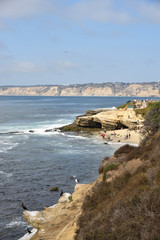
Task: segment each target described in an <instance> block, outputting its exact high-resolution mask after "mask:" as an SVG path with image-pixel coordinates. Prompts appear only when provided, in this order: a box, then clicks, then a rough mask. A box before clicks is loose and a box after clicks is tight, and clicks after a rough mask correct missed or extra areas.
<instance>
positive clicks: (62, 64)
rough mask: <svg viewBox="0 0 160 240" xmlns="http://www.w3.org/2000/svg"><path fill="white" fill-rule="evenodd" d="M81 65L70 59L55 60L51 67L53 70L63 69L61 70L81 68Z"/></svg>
mask: <svg viewBox="0 0 160 240" xmlns="http://www.w3.org/2000/svg"><path fill="white" fill-rule="evenodd" d="M79 68H80V65H79V64H76V63H72V62H70V61H57V62H54V63H53V64H52V65H51V67H50V69H52V70H53V71H61V70H70V69H71V70H74V69H79Z"/></svg>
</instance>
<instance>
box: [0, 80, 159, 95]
mask: <svg viewBox="0 0 160 240" xmlns="http://www.w3.org/2000/svg"><path fill="white" fill-rule="evenodd" d="M0 95H15V96H16V95H17V96H138V97H151V96H155V97H160V83H157V82H152V83H102V84H92V83H91V84H77V85H76V84H75V85H54V86H26V87H24V86H23V87H22V86H17V87H15V86H3V87H0Z"/></svg>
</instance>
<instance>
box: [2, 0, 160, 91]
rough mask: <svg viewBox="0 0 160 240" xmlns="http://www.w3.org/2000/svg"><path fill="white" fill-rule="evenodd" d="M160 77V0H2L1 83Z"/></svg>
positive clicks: (29, 83) (151, 80)
mask: <svg viewBox="0 0 160 240" xmlns="http://www.w3.org/2000/svg"><path fill="white" fill-rule="evenodd" d="M159 80H160V0H0V86H2V85H54V84H83V83H105V82H128V83H133V82H135V83H138V82H156V81H159Z"/></svg>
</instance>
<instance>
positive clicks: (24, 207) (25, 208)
mask: <svg viewBox="0 0 160 240" xmlns="http://www.w3.org/2000/svg"><path fill="white" fill-rule="evenodd" d="M21 206H22V208H23V209H24V210H28V208H27V207H26V206H25V205H24V203H23V202H22V204H21Z"/></svg>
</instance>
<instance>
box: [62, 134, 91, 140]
mask: <svg viewBox="0 0 160 240" xmlns="http://www.w3.org/2000/svg"><path fill="white" fill-rule="evenodd" d="M65 136H66V137H68V138H77V139H88V138H87V137H83V136H75V135H69V134H65Z"/></svg>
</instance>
